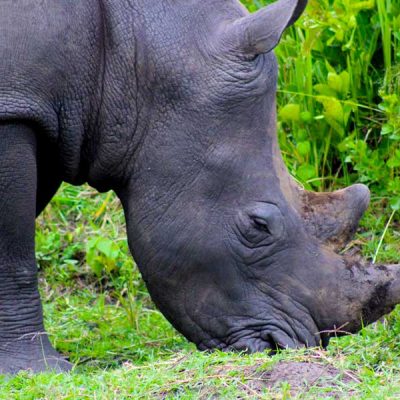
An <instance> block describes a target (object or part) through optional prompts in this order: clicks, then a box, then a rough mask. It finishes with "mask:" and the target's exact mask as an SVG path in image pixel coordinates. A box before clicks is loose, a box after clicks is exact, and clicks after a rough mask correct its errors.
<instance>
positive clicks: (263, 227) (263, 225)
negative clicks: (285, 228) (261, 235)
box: [253, 217, 271, 235]
mask: <svg viewBox="0 0 400 400" xmlns="http://www.w3.org/2000/svg"><path fill="white" fill-rule="evenodd" d="M253 222H254V227H255V228H257V229H258V230H259V231H262V232H265V233H267V234H268V235H270V234H271V231H270V230H269V227H268V222H267V221H266V220H265V219H262V218H257V217H256V218H253Z"/></svg>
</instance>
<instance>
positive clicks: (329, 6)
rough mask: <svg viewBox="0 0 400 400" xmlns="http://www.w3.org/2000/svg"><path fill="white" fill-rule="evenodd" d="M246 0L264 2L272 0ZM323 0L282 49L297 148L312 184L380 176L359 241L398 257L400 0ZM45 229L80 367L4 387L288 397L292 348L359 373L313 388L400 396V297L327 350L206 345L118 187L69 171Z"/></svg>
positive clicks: (57, 297)
mask: <svg viewBox="0 0 400 400" xmlns="http://www.w3.org/2000/svg"><path fill="white" fill-rule="evenodd" d="M243 3H245V4H246V5H247V6H248V7H249V8H250V9H251V10H252V11H255V10H256V9H257V8H258V7H260V6H262V5H265V4H266V3H268V2H267V1H256V0H253V1H243ZM309 3H310V4H309V7H308V8H307V13H306V15H305V16H304V17H303V18H302V19H301V20H300V21H299V23H298V24H297V25H296V26H295V27H293V28H291V29H290V30H289V32H288V33H287V34H286V35H285V36H284V38H283V41H282V44H281V45H280V46H279V48H278V49H277V55H278V58H279V62H280V65H281V69H280V80H279V95H278V102H279V110H280V111H279V112H280V123H279V134H280V142H281V146H282V150H283V153H284V156H285V160H286V162H287V165H288V167H289V169H290V171H291V172H292V173H293V175H294V176H295V177H296V178H297V179H298V180H299V181H301V182H302V183H303V184H304V186H305V187H307V188H309V189H314V190H326V189H332V188H337V187H342V186H344V185H348V184H351V183H353V182H364V183H366V184H368V185H369V186H370V187H371V189H372V191H373V201H372V205H371V207H370V210H369V212H368V213H367V215H366V216H365V218H364V219H363V221H362V226H361V229H360V231H359V233H358V235H357V238H356V239H355V240H354V241H353V242H352V243H351V245H350V246H349V249H351V250H354V249H356V250H357V251H358V249H361V251H362V253H363V255H364V256H365V257H367V258H368V259H374V258H376V260H377V262H385V263H391V262H396V261H398V260H399V254H400V252H399V250H400V240H399V239H400V216H399V215H398V210H399V209H400V174H399V172H400V169H399V168H400V99H399V93H400V66H399V65H400V64H399V60H400V34H399V32H400V17H399V15H400V0H376V1H373V0H368V1H354V0H353V1H350V0H335V1H328V0H311V1H310V2H309ZM391 217H392V218H391ZM36 243H37V258H38V263H39V266H40V277H41V282H40V286H41V292H42V297H43V302H44V312H45V320H46V327H47V330H48V332H49V334H50V338H51V341H52V343H53V344H54V345H55V346H56V347H57V349H58V350H59V351H60V352H62V353H63V354H65V355H66V356H68V357H69V359H70V360H71V361H72V362H73V363H74V365H75V367H74V370H73V372H72V373H71V374H52V373H48V374H41V375H37V376H31V375H29V374H27V373H21V374H19V375H18V376H16V377H2V378H0V399H7V400H8V399H57V400H59V399H129V398H133V399H138V398H149V399H153V398H180V399H193V398H201V399H209V398H226V399H234V398H251V399H253V398H282V399H287V398H290V396H291V395H290V389H291V388H290V386H289V385H287V384H281V385H280V386H278V387H277V388H275V389H267V388H263V384H262V379H260V374H261V373H262V372H263V371H268V370H270V369H271V368H272V366H273V365H274V364H276V363H278V362H280V361H285V360H291V361H309V362H317V363H322V364H324V365H330V366H335V367H336V368H337V369H338V370H340V371H342V372H343V374H344V375H345V376H346V374H347V375H348V374H350V375H354V376H356V377H357V380H356V381H354V382H347V383H343V382H341V381H340V380H339V379H338V380H337V381H336V383H335V384H334V386H335V387H334V388H329V387H328V388H322V387H311V388H307V389H304V390H303V391H300V392H299V393H298V397H299V398H321V397H323V396H329V394H331V395H332V396H333V395H336V396H337V397H342V398H346V399H347V398H363V399H390V398H393V399H395V398H399V397H400V351H399V345H400V343H399V341H400V310H396V311H394V312H393V313H392V314H391V315H390V316H389V317H388V318H387V319H385V320H384V321H382V322H379V323H377V324H375V325H373V326H370V327H367V328H365V329H364V330H363V331H362V332H361V333H360V334H358V335H355V336H349V337H344V338H341V339H335V340H333V341H332V343H331V345H330V347H329V349H328V351H326V352H325V351H317V350H312V351H295V352H282V353H280V354H277V355H276V356H274V357H269V356H268V355H266V354H258V355H252V356H247V355H237V354H223V353H219V352H216V353H213V354H204V353H200V352H198V351H196V350H195V348H194V346H193V345H191V344H189V343H188V342H187V341H186V340H185V339H184V338H182V336H180V335H179V334H178V333H177V332H176V331H175V330H174V329H173V328H172V327H171V326H170V324H169V323H168V322H167V321H166V320H165V318H164V317H163V316H162V315H161V314H160V313H159V312H158V311H157V310H156V309H155V308H154V306H153V304H152V302H151V299H150V297H149V295H148V293H147V291H146V288H145V286H144V284H143V282H142V280H141V278H140V274H139V272H138V270H137V268H136V266H135V264H134V262H133V260H132V259H131V257H130V256H129V251H128V247H127V244H126V235H125V224H124V220H123V214H122V210H121V207H120V205H119V203H118V200H117V199H116V198H115V197H114V196H113V195H110V194H105V195H97V194H95V192H94V191H92V190H90V189H88V188H87V187H83V188H81V189H78V188H74V187H71V186H68V185H64V186H63V188H62V189H61V190H60V191H59V193H58V194H57V196H56V197H55V198H54V199H53V201H52V205H51V207H49V208H48V209H47V210H46V211H45V212H44V213H43V215H42V216H41V217H40V218H39V220H38V229H37V237H36ZM349 249H348V250H349ZM256 383H258V386H257V385H256ZM260 385H261V386H260Z"/></svg>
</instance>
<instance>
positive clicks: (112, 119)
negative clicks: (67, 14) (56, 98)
mask: <svg viewBox="0 0 400 400" xmlns="http://www.w3.org/2000/svg"><path fill="white" fill-rule="evenodd" d="M130 3H131V2H130V1H123V0H122V1H121V0H118V1H115V0H112V1H105V0H101V1H100V4H101V14H102V23H103V28H102V36H101V38H100V43H101V47H102V63H103V67H102V71H101V75H100V77H99V87H100V94H99V97H100V100H99V110H98V113H97V116H96V121H95V126H94V129H93V133H92V135H91V137H90V141H89V142H90V146H89V148H88V154H89V158H90V162H89V164H90V167H89V171H88V182H89V183H90V184H91V185H92V186H94V187H96V188H97V189H98V190H100V191H103V190H110V189H115V187H116V186H120V185H123V183H124V181H125V180H126V178H127V176H129V175H130V173H131V170H132V163H133V162H132V160H133V159H134V156H135V153H136V151H137V150H138V148H139V147H140V143H141V141H142V139H143V137H144V135H145V132H146V130H147V121H148V120H149V119H150V118H151V116H150V114H151V101H150V102H149V101H148V99H145V98H144V95H142V94H141V90H140V86H141V85H144V82H145V79H146V71H147V70H148V68H149V60H148V59H147V57H146V55H145V53H144V52H145V48H144V43H145V40H143V38H144V36H145V34H144V32H143V29H142V26H143V24H142V18H141V16H140V13H139V12H138V11H137V10H136V8H138V9H140V7H139V6H135V7H133V6H132V5H131V4H130ZM141 43H142V44H143V45H141Z"/></svg>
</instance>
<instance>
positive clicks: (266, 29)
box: [0, 0, 400, 374]
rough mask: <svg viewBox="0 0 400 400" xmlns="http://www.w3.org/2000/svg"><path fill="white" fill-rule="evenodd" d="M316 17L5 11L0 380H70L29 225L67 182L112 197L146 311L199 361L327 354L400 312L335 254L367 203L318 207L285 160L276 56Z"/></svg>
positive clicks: (120, 4) (284, 4)
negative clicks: (291, 30) (217, 354)
mask: <svg viewBox="0 0 400 400" xmlns="http://www.w3.org/2000/svg"><path fill="white" fill-rule="evenodd" d="M306 3H307V1H306V0H278V1H276V2H274V3H272V4H270V5H269V6H266V7H264V8H262V9H260V10H259V11H258V12H256V13H254V14H249V13H248V12H247V10H246V9H245V8H244V7H243V6H242V5H241V4H240V3H239V2H238V1H237V0H174V1H172V0H107V1H105V0H75V1H68V0H41V1H37V0H18V1H15V0H3V1H2V2H1V5H0V10H1V12H0V149H1V153H0V154H1V155H0V199H1V200H0V250H1V251H0V373H3V374H4V373H16V372H18V371H20V370H31V371H33V372H40V371H44V370H57V371H65V370H68V369H70V368H71V364H70V363H69V362H68V361H67V360H66V359H64V358H63V357H62V356H61V355H60V354H59V353H58V352H57V351H56V350H55V349H54V348H53V347H52V346H51V344H50V342H49V339H48V335H47V334H46V331H45V329H44V326H43V318H42V306H41V300H40V295H39V292H38V280H37V275H38V273H37V265H36V261H35V244H34V235H35V219H36V217H37V216H38V215H39V214H40V213H41V211H42V210H43V209H44V208H45V207H46V205H47V204H48V202H49V201H50V199H51V198H52V196H53V195H54V194H55V192H56V191H57V189H58V187H59V186H60V184H61V182H63V181H64V182H68V183H70V184H73V185H81V184H83V183H88V184H89V185H91V186H92V187H94V188H95V189H96V190H98V191H100V192H104V191H109V190H113V191H114V192H115V193H116V194H117V196H118V197H119V198H120V200H121V203H122V206H123V209H124V212H125V216H126V222H127V235H128V242H129V247H130V250H131V252H132V254H133V255H134V258H135V260H136V262H137V264H138V266H139V268H140V270H141V273H142V276H143V279H144V281H145V282H146V285H147V287H148V290H149V292H150V295H151V297H152V299H153V301H154V303H155V304H156V306H157V307H158V308H159V309H160V310H161V312H162V313H163V314H164V315H165V317H166V318H167V319H168V320H169V321H170V322H171V324H172V325H173V326H174V327H175V328H176V329H177V330H178V331H179V332H181V333H182V334H183V335H184V336H185V337H186V338H187V339H188V340H189V341H192V342H194V343H195V344H196V345H197V347H198V349H199V350H204V351H205V350H213V349H219V350H222V351H231V350H232V351H243V352H262V351H268V350H269V351H275V350H277V349H286V348H302V347H314V346H323V347H326V346H327V345H328V342H329V338H330V337H331V336H337V335H340V334H344V333H353V332H357V331H358V330H360V328H361V327H362V326H364V325H366V324H369V323H372V322H373V321H376V320H377V319H379V318H380V317H381V316H382V315H384V314H386V313H388V312H390V311H391V310H392V309H393V307H394V306H395V305H396V304H397V303H399V302H400V268H398V267H397V266H395V265H382V266H375V265H372V264H371V263H369V262H367V261H361V260H358V259H354V258H352V257H350V256H346V255H343V254H341V253H340V250H341V249H342V248H343V246H345V245H346V243H348V242H349V240H350V239H351V237H352V235H353V234H354V233H355V231H356V229H357V226H358V223H359V220H360V218H361V217H362V215H363V213H364V211H365V210H366V208H367V206H368V203H369V198H370V194H369V190H368V188H367V187H365V186H363V185H359V184H358V185H354V186H351V187H349V188H346V189H343V190H339V191H336V192H333V193H311V192H308V191H306V190H304V189H303V188H302V187H300V186H299V185H298V184H297V182H296V181H295V180H294V179H293V178H292V177H291V175H290V174H289V172H288V170H287V168H286V166H285V164H284V162H283V159H282V156H281V153H280V149H279V145H278V140H277V129H276V125H277V123H276V122H277V121H276V120H277V115H276V88H277V74H278V66H277V61H276V57H275V55H274V48H275V47H276V46H277V45H278V43H279V41H280V38H281V36H282V34H283V32H284V31H285V29H286V28H288V27H289V26H291V25H292V24H294V23H295V21H296V20H297V19H298V18H299V17H300V15H301V14H302V12H303V11H304V9H305V7H306Z"/></svg>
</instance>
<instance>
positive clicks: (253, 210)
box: [236, 203, 284, 247]
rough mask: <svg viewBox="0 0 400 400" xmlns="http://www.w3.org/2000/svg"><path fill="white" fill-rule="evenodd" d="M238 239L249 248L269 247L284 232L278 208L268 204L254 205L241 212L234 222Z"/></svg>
mask: <svg viewBox="0 0 400 400" xmlns="http://www.w3.org/2000/svg"><path fill="white" fill-rule="evenodd" d="M236 227H237V232H238V233H239V239H240V240H241V241H242V243H243V244H245V245H246V246H249V247H258V246H265V245H271V244H272V243H274V242H275V241H277V240H279V239H280V238H281V237H282V235H283V232H284V220H283V216H282V214H281V212H280V210H279V208H278V207H277V206H276V205H274V204H270V203H254V204H253V205H252V206H250V207H249V208H247V209H246V210H243V211H242V212H241V213H239V215H238V219H237V220H236Z"/></svg>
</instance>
